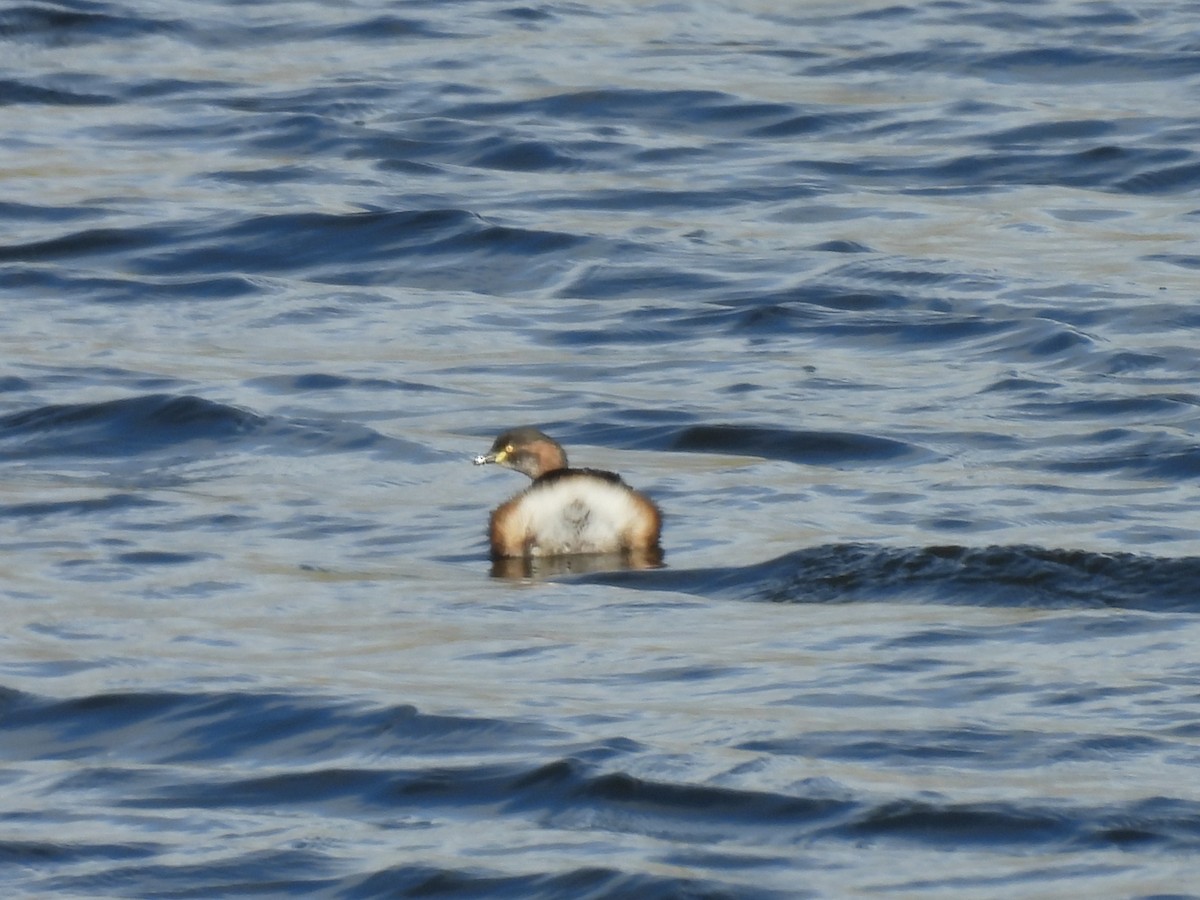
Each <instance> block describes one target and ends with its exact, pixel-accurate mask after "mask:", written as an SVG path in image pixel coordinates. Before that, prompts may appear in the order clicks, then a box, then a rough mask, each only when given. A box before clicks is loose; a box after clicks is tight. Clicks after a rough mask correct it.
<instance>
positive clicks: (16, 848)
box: [0, 839, 162, 867]
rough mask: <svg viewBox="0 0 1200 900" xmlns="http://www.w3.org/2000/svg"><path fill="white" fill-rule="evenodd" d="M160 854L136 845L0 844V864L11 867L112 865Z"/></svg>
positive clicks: (154, 848) (153, 847)
mask: <svg viewBox="0 0 1200 900" xmlns="http://www.w3.org/2000/svg"><path fill="white" fill-rule="evenodd" d="M161 851H162V848H161V847H159V846H156V845H154V844H151V843H149V842H145V843H137V844H128V843H121V844H100V843H83V842H80V841H70V842H67V841H62V842H51V841H31V840H25V841H23V840H20V839H16V840H0V863H7V864H9V865H14V866H39V867H41V866H45V865H47V864H52V865H56V866H57V865H70V864H72V863H87V862H92V863H95V862H102V863H103V862H115V861H117V860H129V859H145V858H147V857H151V856H154V855H156V854H158V853H160V852H161Z"/></svg>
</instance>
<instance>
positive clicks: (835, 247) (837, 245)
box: [808, 240, 875, 253]
mask: <svg viewBox="0 0 1200 900" xmlns="http://www.w3.org/2000/svg"><path fill="white" fill-rule="evenodd" d="M808 249H809V250H815V251H817V252H820V253H874V252H875V251H874V250H873V249H872V248H870V247H868V246H867V245H866V244H860V243H858V242H857V241H846V240H834V241H825V242H824V243H820V244H814V245H813V246H811V247H809V248H808Z"/></svg>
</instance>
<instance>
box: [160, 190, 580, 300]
mask: <svg viewBox="0 0 1200 900" xmlns="http://www.w3.org/2000/svg"><path fill="white" fill-rule="evenodd" d="M585 240H586V239H584V238H581V237H577V236H574V235H569V234H565V233H561V232H549V231H528V230H524V229H521V228H513V227H509V226H504V225H498V224H493V223H490V222H487V221H486V220H484V219H482V218H480V217H478V216H476V215H474V214H473V213H470V212H467V211H465V210H457V209H442V210H422V211H395V212H363V213H350V214H345V215H335V214H328V213H284V214H279V215H271V216H259V217H255V218H253V219H249V220H245V221H240V222H237V223H234V224H233V225H231V226H228V227H222V228H219V229H217V230H216V231H211V232H207V233H205V232H201V233H198V234H196V235H195V236H193V237H192V238H191V239H189V240H185V241H181V242H180V244H179V246H181V247H188V246H189V245H190V249H178V250H176V251H174V252H171V253H165V254H160V255H158V256H156V257H154V258H152V259H147V260H146V261H145V267H146V268H148V269H149V270H151V271H163V272H171V273H174V274H181V273H185V272H187V273H195V272H226V271H230V270H232V271H238V272H243V273H262V274H272V275H279V274H289V273H290V274H296V275H301V274H302V275H304V276H305V277H307V278H310V279H312V280H315V281H319V282H325V283H344V284H368V283H373V282H376V281H381V282H387V283H393V282H395V281H397V280H399V281H401V282H403V283H413V282H416V283H421V282H422V281H430V280H431V279H432V280H433V281H436V283H438V284H444V286H447V287H449V286H452V285H454V284H459V285H461V286H462V287H464V288H469V287H471V286H474V287H477V288H481V289H482V288H483V287H484V284H485V282H487V280H488V277H489V274H490V275H491V276H492V278H493V281H492V283H494V278H495V270H494V269H493V271H492V272H491V273H486V272H483V271H478V268H479V267H473V266H469V265H467V262H466V261H467V260H468V259H470V258H472V257H478V258H479V262H480V264H481V265H482V262H483V260H485V259H487V260H492V263H493V265H496V264H497V262H498V261H499V259H500V258H503V257H509V258H510V259H511V261H512V264H514V265H520V266H523V267H528V266H529V265H530V264H531V263H533V262H534V261H536V260H537V259H538V258H540V257H547V256H550V257H561V258H562V259H563V260H564V262H565V261H566V260H567V259H568V257H567V254H569V252H570V251H572V250H575V249H577V248H578V247H579V245H580V244H582V243H584V242H585ZM451 260H452V261H453V263H452V265H451V263H450V261H451ZM422 273H429V274H428V275H427V276H426V277H424V278H422ZM540 283H541V282H540V281H539V282H537V284H540Z"/></svg>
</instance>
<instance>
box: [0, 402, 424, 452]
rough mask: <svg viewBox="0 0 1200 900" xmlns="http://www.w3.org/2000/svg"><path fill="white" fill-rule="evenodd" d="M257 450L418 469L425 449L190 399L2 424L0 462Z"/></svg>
mask: <svg viewBox="0 0 1200 900" xmlns="http://www.w3.org/2000/svg"><path fill="white" fill-rule="evenodd" d="M247 442H251V443H252V444H253V446H255V447H256V448H263V447H268V448H270V449H272V450H274V451H275V452H279V453H285V454H309V453H324V452H336V451H362V450H380V451H382V452H387V453H390V454H401V455H404V456H407V457H408V458H410V459H412V460H415V461H419V460H427V459H431V458H433V454H432V452H431V451H429V450H428V449H427V448H425V447H423V446H421V445H418V444H415V443H412V442H408V441H403V440H399V439H395V438H388V437H385V436H384V435H382V434H380V433H379V432H377V431H374V430H372V429H370V428H367V427H366V426H363V425H359V424H356V423H354V422H347V421H342V420H338V419H331V420H324V421H320V420H297V419H287V418H282V417H270V416H263V415H259V414H258V413H255V412H252V411H250V410H247V409H243V408H241V407H237V406H232V405H229V404H225V403H219V402H216V401H213V400H207V399H205V398H203V397H196V396H192V395H187V394H182V395H181V394H143V395H139V396H134V397H125V398H121V399H118V400H107V401H102V402H99V403H71V404H55V405H49V406H42V407H38V408H36V409H30V410H24V411H21V412H14V413H9V414H8V415H5V416H3V417H0V460H29V459H39V458H62V457H69V458H97V459H114V458H124V457H141V456H146V455H153V454H157V453H163V452H168V451H170V452H174V453H178V452H180V451H182V450H183V449H184V448H187V452H188V453H189V455H190V456H193V457H199V456H204V455H207V454H211V453H215V452H219V451H221V450H224V449H231V448H234V447H244V446H245V444H246V443H247Z"/></svg>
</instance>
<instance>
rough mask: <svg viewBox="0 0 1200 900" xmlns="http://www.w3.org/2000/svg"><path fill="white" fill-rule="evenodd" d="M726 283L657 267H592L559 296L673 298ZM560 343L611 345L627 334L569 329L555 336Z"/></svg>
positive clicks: (713, 289)
mask: <svg viewBox="0 0 1200 900" xmlns="http://www.w3.org/2000/svg"><path fill="white" fill-rule="evenodd" d="M727 284H728V281H727V280H726V279H723V278H719V277H717V276H714V275H709V274H705V273H701V272H684V271H679V270H672V269H664V268H662V267H661V266H636V265H628V264H626V265H615V264H611V263H609V264H596V265H592V266H588V267H587V268H585V269H584V270H583V271H582V272H580V273H579V274H578V275H576V276H575V277H574V278H573V279H572V280H571V281H570V283H568V284H566V285H564V286H563V287H562V288H561V289H560V293H562V294H563V295H565V296H569V297H577V298H580V299H617V298H625V297H653V296H666V297H672V298H674V297H677V296H679V294H680V293H681V292H686V293H691V294H700V293H705V292H716V291H719V290H721V289H722V288H723V287H725V286H726V285H727ZM556 333H557V334H558V335H559V336H560V337H559V340H561V341H562V342H564V343H613V342H623V341H625V340H628V338H629V332H628V331H623V332H614V331H612V330H608V329H572V330H570V331H558V332H556ZM646 339H649V340H669V335H667V334H656V335H654V336H652V337H650V338H645V337H643V340H646Z"/></svg>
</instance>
